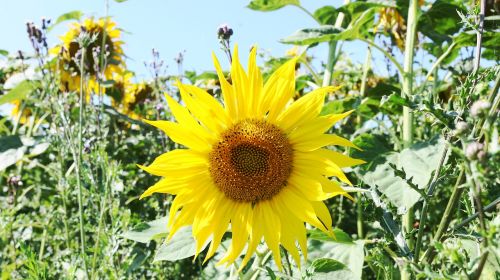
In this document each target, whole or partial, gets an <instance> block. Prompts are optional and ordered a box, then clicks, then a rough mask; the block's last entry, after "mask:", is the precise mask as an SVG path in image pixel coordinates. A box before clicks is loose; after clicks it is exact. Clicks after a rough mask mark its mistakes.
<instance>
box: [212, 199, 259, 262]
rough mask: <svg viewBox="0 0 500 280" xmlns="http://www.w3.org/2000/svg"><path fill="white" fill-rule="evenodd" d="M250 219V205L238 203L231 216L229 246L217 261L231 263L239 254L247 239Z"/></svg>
mask: <svg viewBox="0 0 500 280" xmlns="http://www.w3.org/2000/svg"><path fill="white" fill-rule="evenodd" d="M251 221H252V206H251V204H249V203H238V204H237V205H236V208H235V210H234V213H233V215H232V217H231V232H232V237H231V246H230V247H229V249H228V252H227V254H226V255H225V256H224V257H223V258H222V259H221V260H220V261H219V262H218V264H221V263H228V264H229V263H233V262H234V261H235V260H236V258H237V257H238V256H239V255H240V254H241V252H242V251H243V249H244V248H245V245H246V244H247V241H248V235H249V227H250V226H251Z"/></svg>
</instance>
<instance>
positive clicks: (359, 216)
mask: <svg viewBox="0 0 500 280" xmlns="http://www.w3.org/2000/svg"><path fill="white" fill-rule="evenodd" d="M356 196H357V199H356V200H357V201H356V212H357V213H356V214H357V223H356V225H357V229H358V239H363V238H364V232H363V205H362V204H361V197H362V196H361V193H358V194H357V195H356Z"/></svg>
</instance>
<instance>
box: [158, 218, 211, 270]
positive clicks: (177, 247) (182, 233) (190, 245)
mask: <svg viewBox="0 0 500 280" xmlns="http://www.w3.org/2000/svg"><path fill="white" fill-rule="evenodd" d="M209 242H210V240H208V241H207V242H206V243H205V245H204V246H203V248H205V247H206V246H207V245H208V243H209ZM202 250H203V249H202ZM195 252H196V241H195V240H194V238H193V233H192V231H191V227H190V226H186V227H183V228H181V229H179V231H177V232H176V233H175V235H174V236H173V237H172V239H171V240H170V241H165V242H164V243H163V244H161V246H160V248H159V249H158V251H157V252H156V255H155V258H154V261H155V262H156V261H176V260H181V259H185V258H189V257H191V256H194V254H195Z"/></svg>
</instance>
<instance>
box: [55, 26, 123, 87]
mask: <svg viewBox="0 0 500 280" xmlns="http://www.w3.org/2000/svg"><path fill="white" fill-rule="evenodd" d="M82 30H85V31H86V32H87V33H88V34H89V36H90V37H94V36H95V40H94V41H93V42H92V43H90V45H89V46H88V48H87V49H86V51H85V53H86V55H85V62H84V70H85V73H87V74H88V78H89V79H88V81H87V84H88V90H92V91H94V92H95V93H97V92H99V87H98V83H97V72H96V71H99V72H102V73H104V77H101V78H102V79H111V78H112V76H113V73H116V72H121V71H123V70H122V67H123V65H124V60H123V57H124V55H123V50H122V47H121V46H122V44H123V42H122V41H120V40H119V39H120V30H119V29H117V28H116V23H115V22H113V21H112V20H110V19H109V18H101V19H98V20H94V18H87V19H85V20H84V21H83V22H82V23H73V24H72V25H71V28H70V30H69V31H68V32H67V33H66V34H65V35H63V36H61V37H60V39H61V41H62V44H60V45H58V46H56V47H54V48H52V49H51V50H50V53H51V54H53V55H56V56H57V57H58V59H59V64H58V66H59V70H60V73H61V77H60V79H61V90H63V91H78V90H79V89H80V79H81V73H80V63H79V60H78V59H77V54H78V53H79V52H80V49H81V46H80V44H79V43H78V41H77V38H78V37H79V36H80V34H81V33H82ZM103 46H104V48H103ZM93 52H95V53H96V54H93ZM102 54H104V55H102ZM102 65H104V66H105V68H104V69H100V67H101V66H102ZM103 70H104V71H103Z"/></svg>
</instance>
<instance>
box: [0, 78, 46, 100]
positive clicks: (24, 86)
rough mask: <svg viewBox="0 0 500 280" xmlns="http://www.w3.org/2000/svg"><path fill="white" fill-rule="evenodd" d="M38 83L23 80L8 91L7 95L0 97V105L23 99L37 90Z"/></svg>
mask: <svg viewBox="0 0 500 280" xmlns="http://www.w3.org/2000/svg"><path fill="white" fill-rule="evenodd" d="M39 85H40V83H39V82H35V81H28V80H24V81H22V82H20V83H19V84H17V85H16V86H15V87H14V88H12V89H11V90H9V92H7V94H4V95H2V96H0V105H2V104H5V103H10V102H12V101H15V100H21V99H24V98H25V97H26V96H27V95H28V94H30V93H31V92H32V91H33V90H35V89H36V88H38V87H39Z"/></svg>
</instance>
